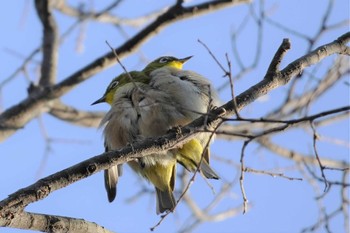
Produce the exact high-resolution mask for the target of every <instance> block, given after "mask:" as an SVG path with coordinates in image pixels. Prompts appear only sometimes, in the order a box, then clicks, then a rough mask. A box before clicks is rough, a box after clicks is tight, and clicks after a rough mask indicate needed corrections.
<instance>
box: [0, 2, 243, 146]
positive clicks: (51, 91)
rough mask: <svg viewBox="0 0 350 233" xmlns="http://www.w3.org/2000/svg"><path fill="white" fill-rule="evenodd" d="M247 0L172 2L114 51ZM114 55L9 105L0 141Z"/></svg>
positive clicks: (107, 63)
mask: <svg viewBox="0 0 350 233" xmlns="http://www.w3.org/2000/svg"><path fill="white" fill-rule="evenodd" d="M247 2H249V1H248V0H219V1H208V2H204V3H202V4H198V5H194V6H189V7H183V6H182V5H180V4H175V5H174V6H172V7H170V8H169V9H168V10H167V11H166V12H164V14H162V15H160V16H159V17H158V18H157V19H156V20H155V21H154V22H153V23H151V24H150V25H148V26H147V27H145V28H144V29H143V30H141V31H140V32H139V33H138V34H136V35H135V36H134V37H133V38H131V39H130V40H128V41H126V42H125V43H124V44H123V45H121V46H120V47H118V48H117V49H116V50H115V51H116V53H117V54H118V56H119V57H120V58H122V57H125V56H127V55H128V54H130V53H131V52H132V51H134V50H135V49H137V48H138V47H140V46H141V45H142V44H143V43H145V42H146V41H147V39H149V38H151V37H152V36H153V35H154V34H156V33H158V32H159V30H161V29H163V28H164V27H165V26H167V25H169V24H171V23H174V22H176V21H178V20H182V19H187V18H193V17H194V16H198V15H201V14H204V13H207V12H211V11H214V10H219V9H222V8H224V7H228V6H234V5H238V4H242V3H247ZM114 63H115V57H114V54H113V52H109V53H107V54H105V55H103V56H101V57H100V58H97V59H96V60H95V61H93V62H91V63H90V64H88V65H87V66H85V67H84V68H82V69H80V70H78V71H76V72H75V73H74V74H72V75H70V76H69V77H67V78H66V79H64V80H63V81H62V82H60V83H58V84H56V85H55V86H52V87H46V88H44V89H42V90H38V91H36V92H35V93H32V95H30V96H29V97H28V98H26V99H25V100H23V101H21V102H20V103H18V104H17V105H14V106H12V107H11V108H9V109H7V110H6V111H5V112H3V113H2V114H1V115H0V141H3V140H5V139H6V138H7V137H9V136H11V135H12V134H13V133H15V132H16V131H17V130H18V129H22V128H23V127H24V126H25V124H27V123H28V122H29V121H30V120H31V119H33V118H34V117H36V116H38V115H39V114H40V113H42V112H47V111H49V109H50V106H49V105H50V100H54V99H57V98H59V97H61V96H62V95H64V94H66V93H67V92H68V91H70V90H72V89H73V88H74V87H75V86H76V85H78V84H79V83H81V82H83V81H85V80H87V79H88V78H90V77H91V76H92V75H95V74H96V73H98V72H100V71H101V70H103V69H106V68H107V67H109V66H111V65H113V64H114Z"/></svg>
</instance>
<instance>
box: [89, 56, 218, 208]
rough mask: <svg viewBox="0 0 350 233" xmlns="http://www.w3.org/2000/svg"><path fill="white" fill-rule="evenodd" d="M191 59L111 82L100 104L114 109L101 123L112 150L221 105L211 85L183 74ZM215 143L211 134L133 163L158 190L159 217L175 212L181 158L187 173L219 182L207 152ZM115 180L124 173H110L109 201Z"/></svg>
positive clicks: (162, 62)
mask: <svg viewBox="0 0 350 233" xmlns="http://www.w3.org/2000/svg"><path fill="white" fill-rule="evenodd" d="M190 58H191V57H186V58H184V59H178V58H175V57H169V56H166V57H160V58H158V59H156V60H154V61H153V62H151V63H150V64H149V65H147V66H146V68H145V69H144V70H143V71H141V72H130V75H131V76H132V77H133V80H132V81H131V79H130V78H129V77H128V75H127V74H122V75H120V76H119V77H117V78H116V79H114V80H113V81H112V82H111V84H110V85H109V86H108V88H107V90H106V92H105V94H104V96H103V97H102V98H100V99H99V100H97V101H96V102H94V104H96V103H100V102H107V103H109V104H110V105H111V106H112V108H111V110H110V111H109V112H108V113H107V115H106V116H105V118H104V119H103V120H102V122H101V124H106V127H105V130H104V133H105V141H106V142H107V143H106V146H107V148H108V149H117V148H120V147H122V146H125V145H126V144H128V143H132V142H133V141H134V140H140V139H143V138H147V137H153V136H161V135H163V134H165V133H166V132H167V131H168V130H169V129H172V128H173V127H177V126H183V125H186V124H188V123H190V122H191V121H193V120H194V119H196V118H198V117H200V116H201V115H202V114H206V113H207V111H208V109H210V108H211V107H212V106H216V105H218V98H217V95H216V94H215V91H214V89H213V88H212V87H211V85H210V82H209V81H208V80H207V79H205V78H204V77H203V76H201V75H199V74H197V73H195V72H193V71H183V70H181V68H182V65H183V64H184V63H185V62H186V61H187V60H188V59H190ZM209 138H210V133H201V134H199V135H198V136H196V138H194V139H192V140H190V141H189V142H187V143H185V144H184V145H182V146H180V147H179V148H176V149H174V150H171V151H168V152H164V153H162V154H157V155H150V156H146V157H143V158H141V159H139V161H138V162H136V161H132V162H130V163H129V165H130V166H131V167H132V168H133V170H135V171H136V172H138V173H139V174H141V175H142V176H144V177H145V178H146V179H148V180H149V181H151V183H152V184H153V185H154V186H155V187H156V193H157V213H161V212H164V211H166V210H172V209H173V208H174V207H175V199H174V197H173V194H172V191H173V189H174V183H175V168H176V166H175V162H176V161H175V156H176V160H177V162H179V163H180V164H182V165H183V166H184V167H185V168H186V169H187V170H189V171H192V172H193V171H195V170H196V169H197V167H198V166H199V171H200V172H201V173H202V174H203V175H204V176H205V177H206V178H212V179H218V178H219V177H218V175H217V174H216V172H215V171H213V169H212V168H211V167H210V166H209V147H205V146H206V145H207V143H208V141H209ZM208 144H209V143H208ZM202 156H203V159H202ZM201 160H202V162H201ZM200 162H201V164H200V165H199V163H200ZM106 177H107V178H106ZM110 177H112V179H109V178H110ZM115 177H116V178H118V170H115V169H114V168H113V169H109V170H108V172H107V173H106V172H105V181H106V182H105V183H106V189H107V192H108V194H109V195H108V196H110V193H111V194H113V189H114V190H115V187H116V182H117V179H115ZM108 180H109V182H107V181H108ZM112 181H114V182H115V183H114V186H113V182H112ZM109 189H110V191H109ZM114 196H115V192H114ZM113 199H114V197H113ZM113 199H112V200H113ZM110 201H111V199H110Z"/></svg>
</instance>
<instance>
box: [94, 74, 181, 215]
mask: <svg viewBox="0 0 350 233" xmlns="http://www.w3.org/2000/svg"><path fill="white" fill-rule="evenodd" d="M129 74H130V75H131V76H132V77H133V80H134V82H132V81H130V79H129V75H128V74H122V75H120V76H118V77H117V78H115V79H114V80H113V81H112V83H111V84H110V85H109V87H108V88H107V90H106V92H105V95H104V97H102V98H101V99H99V100H97V101H96V102H95V103H100V102H104V101H106V102H107V101H108V100H109V98H110V96H111V94H110V93H111V92H112V91H113V93H114V94H113V101H112V102H111V109H110V110H109V112H108V113H107V114H106V115H105V117H104V118H103V119H102V121H101V125H105V128H104V136H105V144H106V146H107V148H108V149H110V150H115V149H118V148H121V147H123V146H126V145H127V144H129V143H132V142H134V141H135V140H141V139H143V138H145V137H148V136H149V135H141V133H140V131H139V127H140V125H142V122H143V121H144V115H145V112H147V111H149V106H150V105H154V108H152V109H151V111H162V110H160V109H158V107H157V104H154V103H155V102H157V101H156V99H157V98H161V99H164V100H165V101H170V100H169V96H168V95H167V94H166V93H164V92H160V91H158V90H151V88H150V86H148V85H146V84H145V82H147V80H146V79H143V78H142V77H143V75H144V73H142V72H130V73H129ZM125 80H129V82H125ZM113 83H115V84H113ZM114 86H115V87H114ZM114 88H115V89H114ZM154 96H155V97H154ZM159 107H161V108H163V107H164V106H161V105H160V106H159ZM166 108H167V109H166V111H174V109H173V108H174V107H172V106H167V107H166ZM151 136H153V135H151ZM145 158H147V159H143V160H142V161H131V162H129V163H128V164H129V165H130V166H131V168H132V169H133V170H134V171H136V172H137V173H139V174H140V175H142V176H143V177H144V178H146V179H147V180H149V181H150V182H151V183H152V184H153V185H154V186H155V189H156V197H157V214H159V213H163V212H165V211H171V210H173V209H174V207H175V203H176V201H175V198H174V195H173V190H174V185H175V175H176V157H175V155H174V154H172V153H171V152H164V153H161V154H156V155H153V154H152V155H148V156H146V157H145ZM110 177H112V178H113V179H114V178H115V177H118V167H117V170H115V167H113V168H112V169H108V170H107V172H105V181H108V180H109V178H110ZM110 181H112V180H110ZM113 181H115V183H114V184H113V183H110V182H105V185H106V189H107V193H108V196H110V194H114V193H115V192H114V191H113V189H115V187H116V182H117V179H114V180H113ZM113 185H114V186H113ZM112 200H113V199H112Z"/></svg>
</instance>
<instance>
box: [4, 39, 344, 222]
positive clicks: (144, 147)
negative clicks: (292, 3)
mask: <svg viewBox="0 0 350 233" xmlns="http://www.w3.org/2000/svg"><path fill="white" fill-rule="evenodd" d="M348 40H350V33H347V34H344V35H343V36H342V37H340V38H339V39H338V40H335V41H334V42H332V43H330V44H327V45H324V46H321V47H319V48H317V49H316V50H315V51H313V52H311V53H310V54H307V55H305V56H304V57H302V58H299V59H298V60H296V61H294V62H292V63H291V64H290V65H288V66H287V68H285V69H284V70H282V71H281V72H277V74H268V75H266V76H265V78H264V79H263V80H262V81H261V82H259V83H258V84H256V85H254V86H253V87H251V88H249V89H248V90H247V91H245V92H243V93H242V94H240V95H239V96H237V98H236V100H237V107H238V109H242V108H243V107H244V106H247V105H248V104H249V103H251V102H253V101H255V100H256V99H257V98H259V97H260V96H262V95H264V94H266V93H268V92H270V91H271V90H273V89H275V88H277V87H279V86H281V85H284V84H286V83H287V82H288V81H289V80H290V79H291V78H292V77H293V76H295V75H296V74H298V73H300V71H302V70H303V69H304V68H305V67H307V66H310V65H312V64H314V63H315V62H319V61H320V60H321V59H323V58H325V57H327V56H329V55H331V54H334V53H342V52H343V51H345V50H346V48H347V47H346V45H345V43H347V41H348ZM283 43H286V41H284V42H283ZM282 46H283V44H282ZM325 51H326V52H325ZM316 54H318V55H317V56H316ZM233 113H234V103H233V101H229V102H228V103H226V104H225V105H223V106H222V107H219V108H216V109H214V110H212V111H211V112H210V113H209V115H207V116H202V117H200V118H198V119H197V120H195V121H193V122H192V123H191V124H189V125H187V126H184V127H182V128H181V133H179V131H177V132H170V133H168V134H167V135H164V136H162V137H158V138H150V139H146V140H144V141H142V142H135V143H133V145H129V146H126V147H124V148H121V149H120V150H116V151H111V152H107V153H103V154H101V155H98V156H95V157H93V158H91V159H88V160H85V161H83V162H81V163H79V164H76V165H74V166H72V167H69V168H67V169H65V170H63V171H60V172H57V173H55V174H53V175H51V176H48V177H46V178H44V179H41V180H39V181H38V182H36V183H34V184H32V185H30V186H28V187H26V188H23V189H21V190H18V191H17V192H15V193H13V194H11V195H10V196H9V197H8V198H6V199H4V200H3V201H1V202H0V226H8V225H9V224H10V223H11V219H13V218H14V216H16V215H17V214H18V213H22V211H23V209H24V208H25V207H26V206H27V205H28V204H30V203H32V202H36V201H38V200H41V199H44V198H45V197H47V196H48V195H49V194H50V193H51V192H53V191H55V190H57V189H61V188H63V187H66V186H67V185H69V184H71V183H74V182H76V181H78V180H81V179H83V178H86V177H88V176H91V175H93V174H95V173H97V172H99V171H102V170H104V169H107V168H109V167H111V166H114V165H116V164H121V163H125V162H128V161H131V160H133V159H135V158H139V157H143V156H146V155H149V154H151V153H159V152H161V151H164V150H169V149H172V148H174V147H176V146H177V145H179V144H182V143H184V142H185V141H188V140H190V139H191V138H192V137H194V136H195V135H196V134H197V133H198V132H202V131H203V130H206V128H207V125H206V124H205V123H207V124H208V125H211V126H216V125H218V124H219V123H221V122H222V117H228V116H230V115H232V114H233ZM12 226H13V227H17V226H16V225H12Z"/></svg>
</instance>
